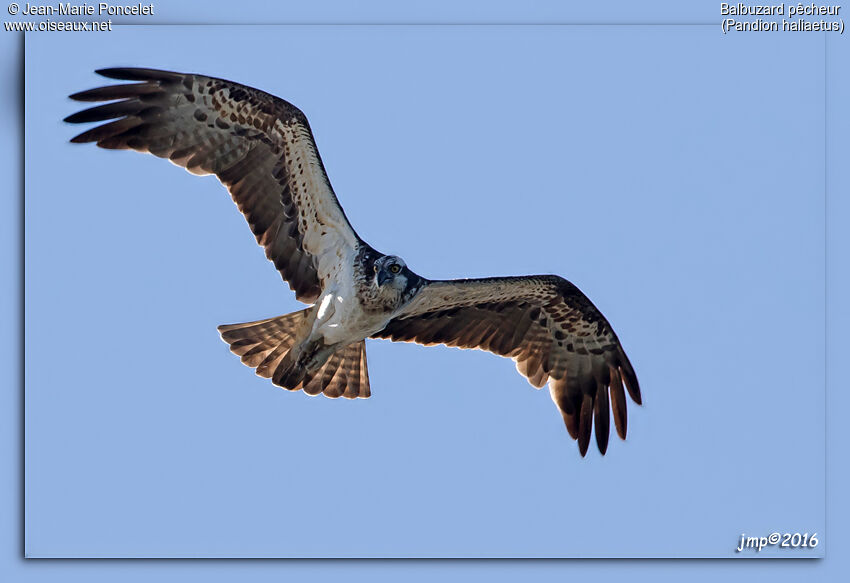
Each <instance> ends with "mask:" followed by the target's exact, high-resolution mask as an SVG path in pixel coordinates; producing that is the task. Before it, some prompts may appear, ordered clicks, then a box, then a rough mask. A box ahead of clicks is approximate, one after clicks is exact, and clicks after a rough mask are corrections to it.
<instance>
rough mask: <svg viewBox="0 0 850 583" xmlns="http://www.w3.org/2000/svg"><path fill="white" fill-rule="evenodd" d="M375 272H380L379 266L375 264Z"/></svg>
mask: <svg viewBox="0 0 850 583" xmlns="http://www.w3.org/2000/svg"><path fill="white" fill-rule="evenodd" d="M375 273H378V266H377V265H376V266H375Z"/></svg>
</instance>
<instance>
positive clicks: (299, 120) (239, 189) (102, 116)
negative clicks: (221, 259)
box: [65, 69, 359, 303]
mask: <svg viewBox="0 0 850 583" xmlns="http://www.w3.org/2000/svg"><path fill="white" fill-rule="evenodd" d="M98 73H99V74H101V75H103V76H105V77H110V78H113V79H122V80H127V81H138V83H130V84H123V85H112V86H107V87H100V88H97V89H91V90H89V91H83V92H81V93H76V94H74V95H71V98H72V99H75V100H77V101H111V103H108V104H106V105H98V106H96V107H92V108H90V109H86V110H84V111H80V112H79V113H75V114H74V115H71V116H69V117H67V118H66V119H65V121H67V122H71V123H83V122H100V121H106V120H113V121H109V123H105V124H103V125H99V126H97V127H95V128H93V129H90V130H89V131H87V132H84V133H82V134H80V135H78V136H76V137H75V138H73V139H72V140H71V141H72V142H77V143H80V142H96V143H97V145H98V146H100V147H102V148H110V149H132V150H136V151H139V152H149V153H151V154H153V155H155V156H159V157H160V158H168V159H169V160H171V161H172V162H174V163H175V164H177V165H178V166H182V167H183V168H185V169H186V170H188V171H189V172H192V173H193V174H200V175H203V174H215V175H216V176H217V177H218V179H219V180H220V181H221V182H222V184H224V185H225V186H226V187H227V189H228V190H229V191H230V194H231V195H232V196H233V200H234V202H236V204H237V206H238V207H239V210H240V211H242V214H244V215H245V218H246V219H247V220H248V223H249V225H250V226H251V230H252V231H253V233H254V236H255V237H256V238H257V242H258V243H259V244H260V245H262V246H263V247H264V248H265V251H266V257H268V258H269V259H270V260H271V261H273V262H274V264H275V267H276V268H277V269H278V271H280V274H281V276H282V277H283V279H284V280H286V281H287V282H288V283H289V286H290V287H291V288H292V289H293V290H294V291H295V296H296V298H298V299H299V300H302V301H304V302H308V303H310V302H313V301H315V300H316V298H317V297H318V296H319V295H320V293H321V290H322V287H323V282H325V281H326V280H327V279H328V277H329V276H331V274H333V273H334V272H335V271H336V270H337V269H339V268H340V265H341V261H342V259H343V257H345V256H346V255H347V254H353V253H354V250H355V248H356V246H357V242H358V241H359V239H358V237H357V234H356V233H355V232H354V229H352V227H351V225H350V223H349V222H348V219H347V218H346V217H345V214H344V213H343V211H342V208H341V207H340V206H339V202H338V201H337V199H336V196H335V195H334V192H333V189H332V188H331V184H330V182H329V180H328V177H327V175H326V174H325V169H324V166H323V165H322V160H321V158H320V157H319V152H318V150H317V149H316V143H315V141H314V140H313V134H312V132H311V131H310V126H309V124H308V123H307V118H306V117H305V116H304V114H303V113H302V112H301V111H300V110H299V109H298V108H296V107H295V106H293V105H292V104H290V103H288V102H286V101H284V100H282V99H278V98H277V97H274V96H273V95H269V94H268V93H265V92H263V91H259V90H257V89H253V88H251V87H246V86H244V85H239V84H238V83H233V82H231V81H225V80H223V79H215V78H213V77H204V76H202V75H193V74H183V73H172V72H168V71H156V70H152V69H103V70H100V71H98Z"/></svg>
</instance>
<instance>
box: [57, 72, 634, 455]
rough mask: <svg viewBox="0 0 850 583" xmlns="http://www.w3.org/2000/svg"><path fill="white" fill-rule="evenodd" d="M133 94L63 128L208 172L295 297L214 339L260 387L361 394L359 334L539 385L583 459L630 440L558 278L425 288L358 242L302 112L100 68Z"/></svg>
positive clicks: (621, 378) (580, 313)
mask: <svg viewBox="0 0 850 583" xmlns="http://www.w3.org/2000/svg"><path fill="white" fill-rule="evenodd" d="M98 72H99V73H100V74H101V75H104V76H106V77H111V78H115V79H123V80H127V81H135V83H130V84H123V85H114V86H108V87H100V88H97V89H92V90H89V91H83V92H81V93H76V94H74V95H72V96H71V97H72V98H73V99H76V100H78V101H95V102H98V101H111V103H107V104H105V105H97V106H95V107H92V108H89V109H86V110H84V111H81V112H79V113H76V114H74V115H71V116H69V117H68V118H66V121H69V122H72V123H83V122H107V123H104V124H102V125H98V126H96V127H94V128H92V129H90V130H88V131H86V132H83V133H82V134H80V135H78V136H76V137H75V138H73V140H72V141H73V142H78V143H81V142H95V143H97V145H98V146H101V147H103V148H109V149H133V150H137V151H140V152H149V153H152V154H154V155H155V156H159V157H162V158H168V159H169V160H170V161H172V162H173V163H175V164H177V165H179V166H182V167H184V168H185V169H187V170H188V171H190V172H192V173H194V174H215V175H216V176H217V177H218V179H219V180H220V181H221V182H222V184H224V185H225V186H226V187H227V188H228V190H229V191H230V194H231V196H232V197H233V200H234V202H235V203H236V204H237V206H238V208H239V210H240V211H241V212H242V214H243V215H244V216H245V218H246V219H247V221H248V223H249V225H250V227H251V231H252V232H253V234H254V236H255V238H256V240H257V242H258V243H259V244H260V245H261V246H262V247H263V248H264V250H265V253H266V256H267V257H268V258H269V259H270V260H271V261H272V262H274V265H275V267H276V268H277V269H278V271H279V272H280V274H281V276H282V277H283V279H284V280H285V281H287V282H288V283H289V285H290V287H291V288H292V289H293V290H294V291H295V294H296V298H298V299H299V300H301V301H304V302H307V303H313V305H312V306H310V307H308V308H306V309H304V310H302V311H300V312H295V313H292V314H287V315H284V316H278V317H276V318H269V319H266V320H259V321H256V322H247V323H242V324H230V325H226V326H220V327H219V332H220V333H221V336H222V339H223V340H225V341H226V342H227V343H228V344H229V345H230V349H231V350H232V351H233V352H234V353H235V354H237V355H238V356H239V357H240V358H241V360H242V362H243V363H245V364H246V365H247V366H250V367H252V368H255V369H256V372H257V374H258V375H260V376H262V377H265V378H268V379H270V380H271V381H272V382H273V383H274V384H276V385H278V386H281V387H284V388H286V389H289V390H303V391H304V392H305V393H307V394H310V395H317V394H324V395H326V396H328V397H347V398H355V397H368V396H369V395H370V387H369V376H368V371H367V367H366V350H365V341H364V339H365V338H367V337H372V338H389V339H391V340H396V341H405V342H418V343H420V344H425V345H431V344H445V345H447V346H456V347H459V348H476V349H481V350H487V351H490V352H493V353H495V354H499V355H502V356H507V357H509V358H512V359H514V361H516V366H517V370H519V372H520V373H522V374H523V375H524V376H525V377H526V378H527V379H528V380H529V382H530V383H531V384H532V385H533V386H535V387H538V388H540V387H543V386H544V385H545V384H546V383H547V382H548V383H549V391H550V394H551V396H552V400H553V401H554V402H555V404H556V405H557V406H558V409H559V410H560V412H561V415H562V417H563V421H564V423H565V425H566V427H567V431H568V432H569V434H570V436H571V437H572V438H573V439H576V440H577V441H578V446H579V450H580V452H581V454H582V455H585V453H586V452H587V449H588V445H589V443H590V439H591V434H592V433H594V432H595V435H596V442H597V445H598V447H599V450H600V451H601V452H602V453H603V454H604V453H605V451H606V449H607V447H608V435H609V427H610V411H613V414H614V426H615V428H616V430H617V433H618V435H619V436H620V437H621V438H624V439H625V436H626V425H627V413H626V397H625V393H626V391H628V393H629V395H630V396H631V398H632V399H633V400H634V401H635V402H636V403H638V404H639V403H640V402H641V395H640V389H639V387H638V382H637V377H636V376H635V372H634V370H633V369H632V366H631V364H630V363H629V359H628V358H627V357H626V354H625V351H624V350H623V348H622V346H621V345H620V342H619V340H618V339H617V336H616V334H614V331H613V330H612V328H611V326H610V324H609V323H608V321H607V320H606V319H605V318H604V317H603V316H602V314H601V313H600V312H599V310H597V309H596V307H595V306H594V305H593V304H592V303H591V302H590V300H589V299H588V298H587V297H585V296H584V294H582V293H581V292H580V291H579V290H578V288H576V287H575V286H574V285H573V284H571V283H570V282H568V281H566V280H565V279H563V278H561V277H558V276H553V275H542V276H527V277H504V278H487V279H469V280H467V279H464V280H454V281H430V280H428V279H425V278H423V277H421V276H419V275H417V274H415V273H414V272H412V271H411V270H410V269H409V268H408V267H407V266H406V265H405V264H404V262H403V261H402V260H401V259H400V258H398V257H395V256H392V255H385V254H383V253H379V252H378V251H376V250H375V249H373V248H372V247H370V246H369V245H368V244H367V243H365V242H364V241H363V240H362V239H360V237H358V236H357V234H356V233H355V232H354V229H353V228H352V227H351V225H350V224H349V222H348V219H347V218H346V217H345V213H344V212H343V210H342V208H341V207H340V205H339V201H338V200H337V198H336V195H335V194H334V192H333V189H332V188H331V185H330V181H329V180H328V177H327V175H326V174H325V169H324V166H323V165H322V161H321V158H320V157H319V153H318V149H317V148H316V144H315V141H314V139H313V135H312V133H311V131H310V126H309V124H308V123H307V119H306V117H305V116H304V114H303V113H302V112H301V111H300V110H299V109H297V108H296V107H295V106H293V105H292V104H290V103H288V102H286V101H284V100H282V99H279V98H277V97H274V96H272V95H270V94H268V93H265V92H263V91H259V90H257V89H252V88H250V87H246V86H244V85H240V84H238V83H233V82H231V81H225V80H223V79H216V78H213V77H206V76H203V75H194V74H183V73H173V72H169V71H157V70H153V69H105V70H102V71H98Z"/></svg>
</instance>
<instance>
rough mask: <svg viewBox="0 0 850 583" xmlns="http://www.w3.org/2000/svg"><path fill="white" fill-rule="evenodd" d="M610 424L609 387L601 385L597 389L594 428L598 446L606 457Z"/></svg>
mask: <svg viewBox="0 0 850 583" xmlns="http://www.w3.org/2000/svg"><path fill="white" fill-rule="evenodd" d="M609 424H610V409H609V405H608V387H607V386H606V385H605V384H602V383H600V384H599V386H598V387H597V389H596V400H595V403H594V407H593V427H594V429H595V430H596V445H597V446H598V447H599V453H601V454H602V455H605V452H606V451H607V450H608V434H609V431H610V429H609Z"/></svg>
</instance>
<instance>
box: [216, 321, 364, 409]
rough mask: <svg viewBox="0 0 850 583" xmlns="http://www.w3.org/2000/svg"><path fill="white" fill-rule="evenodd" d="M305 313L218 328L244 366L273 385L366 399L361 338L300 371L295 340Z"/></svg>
mask: <svg viewBox="0 0 850 583" xmlns="http://www.w3.org/2000/svg"><path fill="white" fill-rule="evenodd" d="M308 311H309V308H308V309H307V310H302V311H300V312H293V313H291V314H286V315H284V316H278V317H276V318H269V319H267V320H258V321H256V322H245V323H243V324H228V325H224V326H219V327H218V331H219V333H221V338H222V340H224V341H225V342H227V343H228V344H229V345H230V350H231V351H232V352H233V353H234V354H236V355H237V356H240V357H241V359H242V362H243V363H244V364H245V365H247V366H250V367H251V368H254V369H256V372H257V374H258V375H259V376H261V377H265V378H268V379H272V383H274V384H275V385H278V386H280V387H283V388H285V389H289V390H293V391H297V390H300V389H303V390H304V392H305V393H307V394H308V395H318V394H319V393H322V394H324V395H325V396H327V397H332V398H336V397H346V398H348V399H354V398H357V397H361V398H366V397H368V396H369V395H370V394H371V392H370V390H369V372H368V370H367V368H366V343H365V341H363V340H361V341H360V342H355V343H353V344H349V345H348V346H345V347H342V348H340V349H339V350H337V351H335V352H333V353H332V354H331V355H330V356H329V357H328V358H327V360H326V361H325V363H324V364H322V366H321V367H319V368H318V370H315V371H312V372H311V371H307V370H306V369H304V365H303V363H302V360H303V359H302V358H299V357H300V356H301V354H300V352H301V350H300V347H296V346H295V344H296V339H297V338H298V333H299V332H300V331H301V327H302V326H303V325H305V323H306V322H307V317H308ZM294 347H295V348H296V350H293V348H294ZM296 352H298V353H299V354H296Z"/></svg>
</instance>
